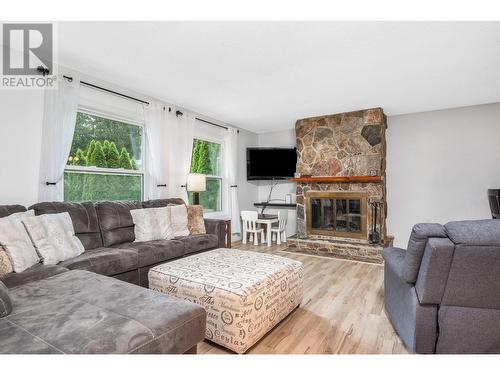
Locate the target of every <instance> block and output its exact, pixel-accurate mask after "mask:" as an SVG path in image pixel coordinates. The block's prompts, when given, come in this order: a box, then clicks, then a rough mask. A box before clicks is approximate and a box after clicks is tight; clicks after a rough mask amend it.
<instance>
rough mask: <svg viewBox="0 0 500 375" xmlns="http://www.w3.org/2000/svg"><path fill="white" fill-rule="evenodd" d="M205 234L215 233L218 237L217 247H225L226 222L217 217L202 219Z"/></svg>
mask: <svg viewBox="0 0 500 375" xmlns="http://www.w3.org/2000/svg"><path fill="white" fill-rule="evenodd" d="M204 221H205V230H206V231H207V234H215V235H216V236H217V237H218V238H219V247H226V223H225V222H224V220H219V219H204Z"/></svg>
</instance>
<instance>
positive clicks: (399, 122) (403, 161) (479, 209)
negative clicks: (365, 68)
mask: <svg viewBox="0 0 500 375" xmlns="http://www.w3.org/2000/svg"><path fill="white" fill-rule="evenodd" d="M499 143H500V103H497V104H490V105H481V106H473V107H464V108H458V109H451V110H442V111H433V112H425V113H416V114H410V115H402V116H393V117H389V118H388V130H387V199H388V202H387V203H388V223H387V224H388V233H389V234H393V235H395V245H396V246H400V247H406V244H407V242H408V237H409V235H410V232H411V228H412V226H413V225H414V224H416V223H418V222H440V223H446V222H447V221H450V220H463V219H484V218H491V214H490V209H489V206H488V200H487V196H486V194H487V192H486V190H487V189H488V188H500V148H499Z"/></svg>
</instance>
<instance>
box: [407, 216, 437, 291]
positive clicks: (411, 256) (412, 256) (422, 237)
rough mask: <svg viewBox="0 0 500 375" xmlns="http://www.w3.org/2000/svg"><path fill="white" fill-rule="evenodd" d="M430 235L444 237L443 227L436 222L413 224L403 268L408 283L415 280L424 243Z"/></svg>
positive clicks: (422, 254)
mask: <svg viewBox="0 0 500 375" xmlns="http://www.w3.org/2000/svg"><path fill="white" fill-rule="evenodd" d="M430 237H435V238H444V237H446V232H445V230H444V227H443V226H442V225H441V224H437V223H421V224H416V225H415V226H413V229H412V231H411V235H410V239H409V241H408V247H407V249H406V255H405V269H404V279H405V280H406V281H407V282H409V283H414V282H415V281H417V276H418V271H419V269H420V263H421V262H422V257H423V256H424V250H425V245H426V244H427V240H428V239H429V238H430Z"/></svg>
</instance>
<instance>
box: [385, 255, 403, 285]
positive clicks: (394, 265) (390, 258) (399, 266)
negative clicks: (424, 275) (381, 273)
mask: <svg viewBox="0 0 500 375" xmlns="http://www.w3.org/2000/svg"><path fill="white" fill-rule="evenodd" d="M405 254H406V251H405V250H403V249H400V248H399V247H388V248H386V249H384V252H383V254H382V255H383V257H384V261H385V263H384V267H389V268H390V269H391V270H392V272H393V273H394V274H396V275H397V276H398V277H399V278H400V279H401V281H403V282H406V281H405V278H404V277H403V276H404V267H405Z"/></svg>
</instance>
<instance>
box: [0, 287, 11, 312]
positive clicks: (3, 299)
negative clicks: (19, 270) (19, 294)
mask: <svg viewBox="0 0 500 375" xmlns="http://www.w3.org/2000/svg"><path fill="white" fill-rule="evenodd" d="M11 312H12V302H11V300H10V297H9V289H7V287H6V286H5V284H4V283H2V282H1V281H0V318H3V317H4V316H7V315H9V314H10V313H11Z"/></svg>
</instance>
